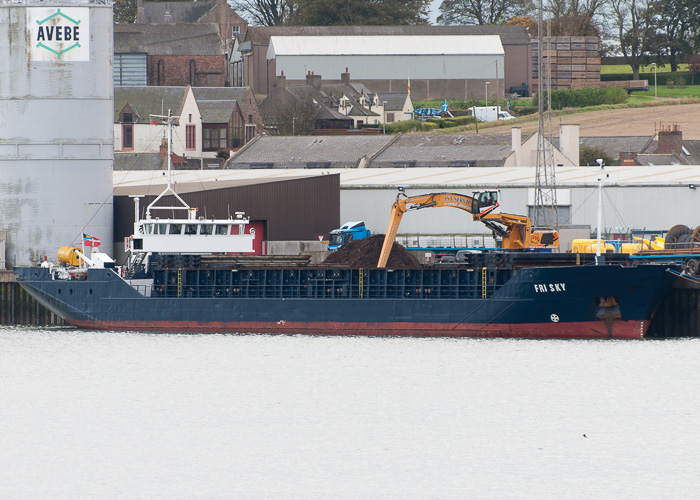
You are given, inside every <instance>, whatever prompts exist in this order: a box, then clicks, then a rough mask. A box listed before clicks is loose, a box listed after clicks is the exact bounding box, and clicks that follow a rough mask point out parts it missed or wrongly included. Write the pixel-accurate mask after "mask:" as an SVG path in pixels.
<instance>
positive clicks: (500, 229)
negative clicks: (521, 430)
mask: <svg viewBox="0 0 700 500" xmlns="http://www.w3.org/2000/svg"><path fill="white" fill-rule="evenodd" d="M473 194H474V196H466V195H463V194H456V193H429V194H423V195H418V196H407V195H406V193H405V192H404V190H403V189H402V188H399V194H398V196H397V197H396V201H395V202H394V204H393V205H392V208H391V218H390V219H389V227H388V228H387V230H386V236H385V237H384V245H383V246H382V253H381V254H380V256H379V263H378V264H377V267H378V268H380V269H383V268H384V267H386V263H387V261H388V260H389V254H390V253H391V247H392V245H393V244H394V241H395V240H396V234H397V233H398V231H399V224H401V218H402V217H403V214H405V213H406V212H408V211H410V210H420V209H422V208H438V207H453V208H458V209H460V210H464V211H466V212H469V213H470V214H472V218H473V220H475V221H480V222H482V223H484V224H485V225H486V227H488V228H489V229H491V230H492V231H493V232H494V233H495V234H496V235H498V236H500V237H501V238H502V239H503V243H502V247H503V248H504V249H505V250H523V249H525V248H533V247H534V248H559V233H558V232H557V231H555V230H551V229H537V230H535V231H533V230H532V224H531V222H530V219H529V218H528V217H525V216H523V215H511V214H500V213H498V214H497V213H493V211H494V210H496V209H497V208H498V207H499V206H500V204H499V203H498V191H476V192H474V193H473Z"/></svg>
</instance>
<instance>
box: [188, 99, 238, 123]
mask: <svg viewBox="0 0 700 500" xmlns="http://www.w3.org/2000/svg"><path fill="white" fill-rule="evenodd" d="M235 107H236V101H230V100H225V101H197V108H199V112H200V113H201V115H202V123H228V122H229V120H230V119H231V115H232V114H233V110H234V108H235Z"/></svg>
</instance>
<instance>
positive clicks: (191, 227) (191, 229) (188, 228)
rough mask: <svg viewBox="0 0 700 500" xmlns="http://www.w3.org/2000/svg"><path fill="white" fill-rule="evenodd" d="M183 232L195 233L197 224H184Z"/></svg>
mask: <svg viewBox="0 0 700 500" xmlns="http://www.w3.org/2000/svg"><path fill="white" fill-rule="evenodd" d="M185 234H189V235H193V234H197V224H187V225H185Z"/></svg>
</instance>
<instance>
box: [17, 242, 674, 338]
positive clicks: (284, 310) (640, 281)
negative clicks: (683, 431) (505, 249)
mask: <svg viewBox="0 0 700 500" xmlns="http://www.w3.org/2000/svg"><path fill="white" fill-rule="evenodd" d="M484 257H486V256H479V255H476V258H475V259H474V260H472V262H470V263H464V264H458V265H455V266H454V267H432V268H420V269H342V268H334V267H307V266H302V267H289V268H237V269H216V268H197V267H192V268H167V267H160V266H157V265H154V266H153V269H152V271H151V272H150V275H149V276H148V277H147V278H145V279H136V280H127V279H125V278H124V277H122V276H121V275H120V273H119V272H117V271H116V270H115V269H114V268H110V267H94V268H88V269H87V270H86V272H85V275H84V276H82V277H81V276H79V275H78V276H76V275H65V274H64V275H63V276H60V275H59V272H58V271H56V270H55V269H52V268H49V267H17V268H15V273H16V275H17V278H18V281H19V283H20V284H21V286H22V287H23V288H24V289H26V290H27V291H28V292H29V293H30V294H31V295H32V296H33V297H34V298H36V300H37V301H38V302H39V303H41V304H42V305H43V306H45V307H47V308H48V309H49V310H51V311H52V312H54V313H55V314H57V315H58V316H60V317H61V318H63V319H64V320H65V321H66V322H67V323H68V324H70V325H73V326H76V327H78V328H87V329H98V330H136V331H149V332H202V333H204V332H209V333H270V334H276V333H281V334H312V335H372V336H425V337H427V336H444V337H519V338H548V339H552V338H559V339H573V338H577V339H603V338H616V339H630V338H637V339H638V338H643V337H644V335H645V333H646V332H647V329H648V327H649V323H650V321H651V319H652V317H653V314H654V311H655V309H656V307H657V306H658V304H659V303H660V302H661V300H662V299H663V298H664V296H665V295H666V293H667V292H668V291H669V290H670V288H671V286H672V284H673V282H674V280H675V279H676V275H675V274H674V273H671V272H669V268H668V266H667V265H658V264H642V265H637V266H625V265H619V264H606V265H564V266H558V265H557V266H551V265H545V266H535V267H524V268H520V269H517V268H515V267H514V266H513V265H509V264H506V265H504V264H503V263H499V264H494V263H492V264H491V265H489V264H488V263H486V262H484V261H483V258H484Z"/></svg>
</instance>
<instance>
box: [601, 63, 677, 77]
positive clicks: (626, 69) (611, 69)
mask: <svg viewBox="0 0 700 500" xmlns="http://www.w3.org/2000/svg"><path fill="white" fill-rule="evenodd" d="M678 71H688V65H687V64H685V63H683V64H679V65H678ZM600 72H601V74H603V75H607V74H610V73H616V74H619V73H629V74H630V75H631V74H632V67H631V66H630V65H629V64H603V65H602V66H601V67H600ZM639 72H640V73H653V72H654V68H653V67H652V66H651V65H650V64H649V65H647V66H641V67H640V68H639ZM656 72H657V73H670V72H671V65H670V64H666V65H664V66H661V65H659V66H658V67H657V68H656Z"/></svg>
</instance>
